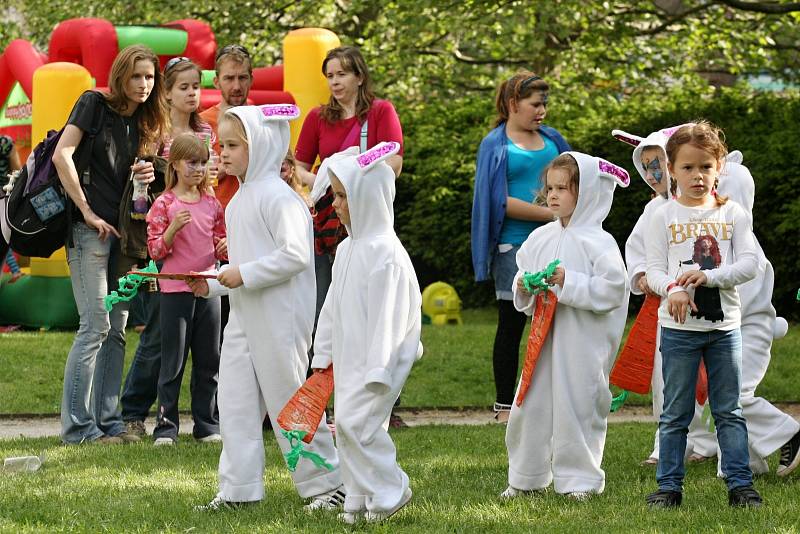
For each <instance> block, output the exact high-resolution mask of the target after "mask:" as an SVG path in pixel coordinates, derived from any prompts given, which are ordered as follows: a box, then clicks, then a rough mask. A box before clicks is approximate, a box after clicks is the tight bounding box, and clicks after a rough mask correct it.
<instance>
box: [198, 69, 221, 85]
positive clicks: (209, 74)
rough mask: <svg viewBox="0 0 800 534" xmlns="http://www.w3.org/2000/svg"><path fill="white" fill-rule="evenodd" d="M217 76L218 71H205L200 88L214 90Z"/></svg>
mask: <svg viewBox="0 0 800 534" xmlns="http://www.w3.org/2000/svg"><path fill="white" fill-rule="evenodd" d="M216 75H217V71H215V70H204V71H203V75H202V76H201V77H200V87H205V88H206V89H213V88H214V76H216Z"/></svg>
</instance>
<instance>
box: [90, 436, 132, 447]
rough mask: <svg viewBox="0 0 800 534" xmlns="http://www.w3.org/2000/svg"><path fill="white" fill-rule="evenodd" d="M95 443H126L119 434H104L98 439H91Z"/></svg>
mask: <svg viewBox="0 0 800 534" xmlns="http://www.w3.org/2000/svg"><path fill="white" fill-rule="evenodd" d="M90 443H92V444H93V445H122V444H123V443H125V442H124V441H123V440H122V438H119V437H117V436H109V435H106V434H104V435H102V436H100V437H99V438H97V439H94V440H92V441H90Z"/></svg>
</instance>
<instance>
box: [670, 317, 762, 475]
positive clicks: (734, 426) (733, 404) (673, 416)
mask: <svg viewBox="0 0 800 534" xmlns="http://www.w3.org/2000/svg"><path fill="white" fill-rule="evenodd" d="M701 358H702V360H703V362H704V363H705V366H706V371H707V372H708V402H709V403H710V405H711V413H712V415H713V416H714V423H715V424H716V427H717V441H718V442H719V447H720V451H721V454H722V458H721V463H722V473H723V475H724V476H725V482H726V484H727V485H728V489H729V490H731V489H734V488H738V487H741V486H751V485H752V484H753V473H752V472H751V471H750V467H749V465H748V464H749V462H750V454H749V452H748V449H747V427H746V425H745V419H744V417H743V416H742V405H741V404H740V403H739V391H740V389H741V388H740V385H741V370H742V336H741V332H740V330H739V329H738V328H737V329H735V330H728V331H724V330H711V331H709V332H694V331H689V330H677V329H674V328H662V329H661V359H662V369H663V372H664V411H663V412H662V413H661V419H660V421H659V425H658V430H659V436H660V437H659V444H660V449H661V451H660V455H659V458H658V468H657V470H656V480H657V481H658V487H659V489H662V490H669V491H682V487H683V477H684V475H685V473H686V471H685V468H684V464H683V462H684V453H685V451H686V434H687V432H688V430H689V423H690V422H691V420H692V417H693V415H694V401H695V388H696V386H697V370H698V368H699V366H700V359H701Z"/></svg>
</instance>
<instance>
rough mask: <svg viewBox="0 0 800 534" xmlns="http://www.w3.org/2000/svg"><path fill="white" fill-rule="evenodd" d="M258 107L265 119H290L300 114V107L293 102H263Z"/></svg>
mask: <svg viewBox="0 0 800 534" xmlns="http://www.w3.org/2000/svg"><path fill="white" fill-rule="evenodd" d="M258 109H260V110H261V114H262V115H263V116H264V120H267V121H290V120H294V119H296V118H297V117H299V116H300V108H298V107H297V106H295V105H294V104H264V105H263V106H258Z"/></svg>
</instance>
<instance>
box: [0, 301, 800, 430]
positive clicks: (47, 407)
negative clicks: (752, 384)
mask: <svg viewBox="0 0 800 534" xmlns="http://www.w3.org/2000/svg"><path fill="white" fill-rule="evenodd" d="M463 318H464V324H463V325H462V326H431V325H425V326H423V332H422V342H423V345H424V346H425V355H424V356H423V357H422V359H421V360H420V361H419V362H417V364H416V365H415V366H414V369H413V370H412V372H411V376H410V377H409V379H408V382H407V383H406V387H405V389H404V390H403V395H402V404H403V406H408V407H434V406H435V407H467V406H470V407H488V406H491V404H492V403H493V402H494V379H493V378H492V344H493V341H494V332H495V327H496V312H495V310H494V309H493V308H483V309H477V310H465V311H464V313H463ZM526 335H527V334H526ZM73 336H74V333H73V332H36V331H26V332H13V333H10V334H0V414H9V413H47V414H53V413H58V412H59V404H60V401H61V386H62V380H63V376H64V362H65V360H66V357H67V352H68V351H69V348H70V346H71V344H72V338H73ZM137 340H138V336H137V335H136V333H135V332H133V331H132V330H129V331H128V347H127V362H126V365H125V369H126V371H127V368H128V366H129V364H130V359H131V357H132V356H133V352H134V351H135V350H136V344H137ZM523 350H524V343H523V344H522V347H521V351H520V354H522V351H523ZM772 354H773V357H772V364H771V366H770V369H769V372H768V373H767V376H766V378H765V379H764V381H763V383H762V384H761V387H760V388H759V390H758V394H759V395H761V396H763V397H766V398H767V399H769V400H772V401H783V402H798V401H800V386H798V377H800V358H798V357H797V356H798V355H800V329H798V328H796V327H794V326H793V327H791V328H790V329H789V334H788V335H787V336H786V337H785V338H784V339H781V340H779V341H777V342H776V343H775V345H774V346H773V351H772ZM520 367H521V366H520ZM186 376H188V372H187V373H186ZM188 382H189V381H188V379H187V380H184V389H183V392H182V394H181V408H182V409H188V408H189V400H190V399H189V395H188ZM649 402H650V401H649V396H639V395H633V396H632V397H631V398H630V399H629V400H628V403H629V404H649Z"/></svg>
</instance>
